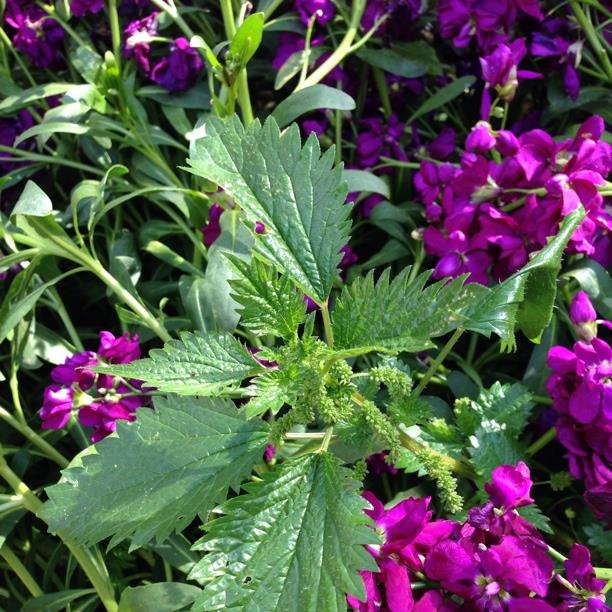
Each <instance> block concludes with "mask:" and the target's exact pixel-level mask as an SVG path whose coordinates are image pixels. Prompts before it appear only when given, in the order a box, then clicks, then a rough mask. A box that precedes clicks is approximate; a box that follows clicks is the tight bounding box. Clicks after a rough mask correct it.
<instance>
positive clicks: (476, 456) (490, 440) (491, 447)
mask: <svg viewBox="0 0 612 612" xmlns="http://www.w3.org/2000/svg"><path fill="white" fill-rule="evenodd" d="M492 425H495V423H494V422H493V423H488V424H487V425H486V426H485V427H478V428H477V429H476V431H475V433H474V436H472V437H471V438H470V439H471V441H472V444H473V446H471V447H470V448H469V449H468V452H469V454H470V459H471V462H472V464H473V465H474V468H475V470H476V473H477V474H478V475H479V477H480V484H481V485H482V484H484V482H486V481H487V480H490V479H491V472H492V471H493V470H494V469H495V468H496V467H497V466H498V465H514V464H515V463H516V462H517V461H519V460H520V459H521V458H522V453H521V450H520V449H519V446H518V442H517V440H516V438H515V437H510V436H509V434H508V432H507V431H505V430H504V429H503V428H501V427H499V429H493V428H492Z"/></svg>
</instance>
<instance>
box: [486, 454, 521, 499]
mask: <svg viewBox="0 0 612 612" xmlns="http://www.w3.org/2000/svg"><path fill="white" fill-rule="evenodd" d="M530 476H531V474H530V472H529V468H528V467H527V465H526V464H525V463H523V462H522V461H519V462H518V463H517V464H516V466H514V465H500V466H498V467H496V468H495V469H494V470H493V472H492V474H491V482H487V483H486V484H485V491H486V492H487V493H488V494H489V496H490V498H491V501H492V502H493V503H494V504H495V507H496V508H504V509H506V510H509V509H511V508H518V507H519V506H527V505H529V504H532V503H533V499H532V498H531V497H529V492H530V491H531V486H532V485H533V481H532V480H531V477H530Z"/></svg>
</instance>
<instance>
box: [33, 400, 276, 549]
mask: <svg viewBox="0 0 612 612" xmlns="http://www.w3.org/2000/svg"><path fill="white" fill-rule="evenodd" d="M117 434H118V435H117V436H114V435H113V436H110V437H108V438H106V439H104V440H103V441H101V442H99V443H98V444H96V446H95V447H91V448H90V449H88V450H87V451H85V452H84V453H82V454H81V455H77V458H78V460H77V462H76V464H75V462H74V461H73V464H71V466H69V467H68V468H67V469H66V470H63V472H62V475H63V476H62V479H61V480H60V482H59V483H58V484H56V485H54V486H52V487H49V488H48V489H47V494H48V496H49V501H48V502H47V503H45V505H44V506H43V509H42V511H41V512H40V516H41V517H43V520H45V521H46V522H47V523H48V525H49V531H51V532H53V533H57V532H59V531H62V532H64V533H67V534H69V535H70V536H72V537H73V538H74V539H75V540H77V541H78V542H80V543H82V544H85V545H88V544H94V543H95V542H99V541H100V540H103V539H105V538H108V537H112V539H111V541H110V546H114V545H116V544H118V543H119V542H121V541H122V540H124V539H126V538H130V537H131V538H132V539H131V544H130V547H131V548H138V547H139V546H143V545H144V544H146V543H147V542H148V541H149V540H151V539H153V538H156V539H157V540H158V541H159V540H162V539H163V538H165V537H166V536H168V535H170V533H172V532H173V531H181V530H182V529H184V528H185V527H187V526H188V525H189V523H190V522H191V521H192V520H193V519H194V517H195V516H196V515H200V516H201V517H205V516H206V513H207V512H208V511H210V510H211V509H212V508H213V507H214V506H215V505H216V504H217V503H219V502H220V501H221V500H223V499H225V497H226V495H227V491H228V489H229V488H230V487H231V488H233V489H234V490H237V489H238V487H239V486H240V482H241V480H242V479H244V478H246V477H248V475H249V474H250V471H251V467H252V466H253V464H254V463H255V462H256V461H257V460H258V459H260V458H261V455H262V453H263V452H264V449H265V446H266V443H267V440H268V435H267V433H266V430H265V426H264V424H263V423H262V422H261V421H246V420H245V419H244V417H243V416H242V415H241V414H240V413H239V412H238V411H237V410H236V408H235V407H234V405H233V404H232V403H231V402H229V401H223V400H220V399H202V398H198V399H195V398H181V397H178V396H170V397H169V398H167V399H162V398H158V399H157V401H156V402H155V409H154V410H149V409H144V408H143V409H141V410H139V411H138V413H137V420H136V421H135V422H134V423H126V422H125V421H119V422H118V424H117Z"/></svg>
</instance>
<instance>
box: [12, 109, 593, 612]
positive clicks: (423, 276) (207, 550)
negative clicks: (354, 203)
mask: <svg viewBox="0 0 612 612" xmlns="http://www.w3.org/2000/svg"><path fill="white" fill-rule="evenodd" d="M198 133H199V134H200V136H201V137H200V138H198V139H197V140H195V141H193V142H192V146H191V151H190V157H189V159H188V168H189V170H190V171H191V172H193V173H194V174H196V175H198V176H200V177H202V178H204V179H206V180H208V181H211V182H212V183H214V184H215V185H218V186H219V187H221V188H222V189H223V190H224V192H225V194H226V196H227V197H229V198H231V199H232V200H233V202H234V203H235V206H236V209H235V211H239V213H236V215H235V219H234V221H235V222H236V223H239V224H241V226H242V228H243V230H244V231H245V232H246V233H247V234H248V236H249V241H250V243H251V246H252V250H251V254H250V255H240V256H238V255H236V254H233V255H232V254H228V255H227V257H228V259H229V260H230V261H231V266H232V280H231V288H232V298H233V300H234V301H235V306H236V309H237V310H238V312H239V314H240V327H239V329H240V331H237V332H236V333H235V334H233V333H230V332H228V331H220V332H213V331H207V332H204V331H201V332H195V333H192V332H183V333H181V334H180V339H174V340H169V341H168V342H166V344H165V345H164V347H163V348H161V349H154V350H152V351H151V353H150V355H149V357H148V358H146V359H141V360H138V361H135V362H132V363H130V364H124V365H111V364H109V365H100V366H98V367H97V368H94V369H95V370H96V371H97V372H99V373H104V374H112V375H114V376H116V377H121V378H123V379H124V380H126V381H127V380H133V379H138V380H142V381H144V386H145V387H144V388H145V390H146V389H148V390H151V394H152V395H153V396H154V402H153V403H154V408H153V409H152V410H150V409H147V408H144V409H141V410H139V411H138V415H137V420H136V421H135V422H133V423H127V422H120V423H118V427H117V432H116V434H114V435H112V436H110V437H108V438H106V439H104V440H102V441H101V442H100V443H98V444H96V445H95V446H92V447H89V448H88V449H86V450H85V451H83V452H82V453H80V454H79V455H77V456H76V458H75V459H74V460H73V461H72V462H71V464H70V465H69V466H68V468H67V469H65V470H64V471H63V476H62V478H61V480H60V482H59V483H58V484H56V485H54V486H52V487H50V488H48V489H47V493H48V496H49V500H48V501H47V502H46V503H45V505H44V506H43V508H42V510H41V511H40V512H39V516H40V517H42V518H43V519H44V520H45V521H46V522H47V523H48V526H49V530H50V531H51V532H53V533H62V534H63V536H64V537H68V538H70V541H75V542H77V543H79V544H82V545H93V544H94V543H97V542H100V541H102V540H105V539H107V538H110V544H109V545H110V546H111V547H113V546H116V545H117V544H119V543H120V542H122V541H124V540H129V545H130V548H131V549H136V548H139V547H142V546H144V545H146V544H147V543H148V542H150V541H151V540H153V539H156V540H158V541H161V540H164V538H166V537H168V536H169V535H170V534H172V532H175V531H179V532H180V531H181V530H183V529H184V528H186V527H187V526H188V525H189V524H190V523H191V522H192V521H193V520H194V519H195V518H196V517H199V518H200V520H201V521H202V522H203V531H204V536H203V537H202V538H201V539H200V540H199V541H198V542H197V543H196V544H195V550H196V551H201V553H202V558H201V561H200V562H199V563H197V564H196V565H195V566H194V567H193V569H192V570H191V572H190V574H189V579H191V580H195V581H198V582H199V583H200V584H202V585H203V589H202V591H201V594H200V595H199V596H198V598H197V599H196V602H195V606H194V607H195V609H198V610H225V609H236V608H240V609H250V610H290V609H300V610H313V611H314V610H326V611H332V610H344V609H346V595H347V594H351V595H354V596H356V597H358V598H361V599H363V598H364V596H365V593H364V587H363V584H362V580H361V576H360V574H359V572H358V570H360V569H361V570H371V571H376V563H375V561H374V560H373V558H372V557H371V555H370V554H369V553H368V552H367V551H366V548H365V547H364V545H368V544H370V545H375V544H376V543H378V542H379V535H378V533H377V531H376V530H374V529H372V528H371V527H372V526H373V523H372V522H371V521H370V519H368V518H367V516H366V515H365V514H364V512H363V510H364V508H366V507H367V502H366V501H365V499H363V498H362V497H361V496H360V480H361V479H362V477H363V475H364V472H365V462H364V460H365V457H367V456H368V455H370V454H371V453H373V452H378V451H381V450H388V451H389V453H390V454H389V458H390V460H391V461H394V462H396V463H397V464H398V465H400V466H401V467H403V468H404V469H406V470H408V471H419V470H420V471H421V473H422V474H423V475H425V474H427V475H429V477H430V478H432V479H433V480H435V482H436V484H437V488H438V492H439V498H440V501H441V504H442V505H443V506H444V507H446V509H447V510H448V511H450V512H455V513H457V512H459V511H460V510H461V505H462V499H463V498H464V497H465V491H469V490H470V489H469V487H471V491H472V493H474V494H477V492H478V489H479V488H481V487H482V485H483V483H484V481H485V480H486V479H488V478H489V477H490V473H491V469H492V467H494V466H497V465H499V464H500V463H502V462H504V461H507V462H509V461H514V460H516V459H518V457H516V456H515V455H514V456H508V453H507V452H506V451H508V449H511V450H512V449H514V448H515V445H514V446H513V445H511V444H510V443H509V439H510V438H514V439H515V440H516V437H517V436H518V434H519V433H520V431H521V430H522V428H523V426H524V424H525V422H526V420H527V415H528V413H529V409H530V407H531V404H530V401H529V395H528V393H527V392H526V390H525V389H524V388H522V387H521V386H520V385H514V386H509V385H500V384H496V385H494V387H493V388H491V389H490V390H489V391H483V392H482V393H481V395H480V397H479V398H478V399H477V400H466V401H467V403H466V401H463V400H459V401H458V402H457V404H456V406H455V414H454V418H455V422H454V423H453V422H450V421H449V420H444V419H442V418H440V416H439V415H437V414H436V405H435V403H432V402H431V401H429V399H428V398H427V397H424V396H423V395H422V392H423V390H424V389H425V387H426V385H427V384H428V383H429V381H430V380H431V378H432V376H434V374H435V372H436V369H437V368H438V367H439V366H440V364H441V363H442V361H443V360H444V359H445V357H446V356H447V355H448V353H449V352H450V350H451V348H452V347H453V345H454V344H455V343H456V342H457V340H458V339H459V337H460V336H461V334H462V333H463V332H465V331H471V332H475V333H478V334H482V335H484V336H487V337H489V336H490V335H491V334H495V335H497V336H499V337H500V338H501V340H502V344H503V346H504V347H506V348H507V349H512V348H513V346H514V335H515V332H516V331H517V330H518V329H520V330H522V331H523V332H524V333H525V334H526V335H527V337H529V338H531V339H537V338H538V337H539V335H540V333H541V332H542V330H543V329H544V327H545V326H546V325H547V324H548V323H549V321H550V318H551V315H552V308H553V302H554V299H555V292H556V285H555V283H556V276H557V273H558V271H559V268H560V260H561V256H562V253H563V250H564V247H565V245H566V243H567V241H568V240H569V238H570V236H571V235H572V233H573V232H574V230H575V229H576V227H577V226H578V225H579V224H580V222H581V219H582V218H583V210H582V209H580V210H576V211H574V212H572V213H571V214H570V215H568V217H567V218H566V219H565V222H564V223H563V225H562V227H561V229H560V231H559V233H558V235H557V236H556V237H554V238H553V239H551V240H550V241H549V243H548V245H547V246H546V247H545V248H544V249H542V250H541V251H539V252H538V253H537V254H535V256H534V257H533V258H532V259H531V260H530V262H529V263H528V264H527V265H526V266H525V267H524V268H523V269H522V270H520V271H519V272H518V273H516V274H514V275H513V276H511V277H510V278H508V279H507V280H506V281H504V282H503V283H500V284H498V285H496V286H494V287H493V288H487V287H484V286H482V285H479V284H465V283H464V280H465V279H464V278H463V277H461V278H457V279H455V280H452V281H448V280H442V281H439V282H435V283H429V279H430V273H429V272H424V273H420V274H419V273H418V272H417V270H416V269H411V268H406V269H405V270H403V271H402V272H401V273H400V274H399V275H397V276H396V277H395V278H393V279H392V278H391V274H390V271H389V270H384V271H383V272H382V273H381V274H379V275H377V276H378V278H377V279H376V277H375V275H374V274H373V273H370V274H368V275H367V276H366V277H365V278H357V279H356V280H354V281H353V282H352V283H349V284H347V285H345V286H343V287H342V289H341V290H340V291H339V292H334V286H335V285H336V283H337V281H338V279H339V269H338V264H339V262H340V259H341V253H340V251H341V248H342V246H343V245H345V244H346V243H347V242H348V240H349V236H350V232H351V223H350V220H349V213H350V210H351V207H350V205H349V204H346V203H345V200H346V195H347V186H346V183H345V181H344V180H343V170H342V165H341V164H338V165H336V164H335V163H334V155H335V153H334V150H333V149H330V150H328V151H326V152H324V153H323V154H321V150H320V146H319V143H318V141H317V139H316V138H315V137H314V135H311V136H310V137H309V138H308V140H307V141H306V143H305V144H304V145H302V141H301V138H300V134H299V130H298V127H297V126H296V125H292V126H290V127H289V128H288V129H286V130H285V131H282V132H281V130H280V129H279V127H278V125H277V123H276V121H275V120H274V119H273V118H269V119H267V121H266V122H265V124H264V125H263V126H262V125H261V124H260V123H259V122H257V121H255V122H253V123H251V124H250V125H249V126H248V127H247V128H245V127H243V125H242V123H241V121H240V120H239V119H238V118H237V117H236V116H231V117H229V118H227V119H216V118H209V119H208V120H207V121H206V123H205V125H204V126H203V127H201V128H200V129H199V132H198ZM29 212H31V211H29ZM17 213H21V214H17V216H16V223H17V225H18V226H19V227H21V232H22V233H23V234H22V235H23V236H26V237H27V236H30V237H32V236H34V235H35V234H36V232H38V233H39V234H42V241H43V243H45V244H46V242H45V241H50V242H51V243H53V244H55V245H56V248H59V247H57V245H58V244H59V242H61V236H60V238H58V237H57V236H55V238H53V236H51V237H50V234H49V232H51V230H50V229H49V227H51V225H50V223H51V222H50V220H49V223H46V222H43V221H42V220H41V219H45V217H42V218H41V217H31V216H29V215H28V214H25V213H28V210H26V209H24V208H23V207H22V208H21V209H18V210H17ZM45 228H46V229H45ZM247 230H248V231H247ZM45 232H46V234H45ZM58 241H59V242H58ZM305 296H308V297H309V298H310V299H311V301H312V302H314V303H315V304H316V308H313V309H311V310H312V311H311V312H307V310H308V308H307V302H306V300H305ZM449 334H450V339H448V341H447V342H446V343H445V344H444V345H443V347H442V348H441V349H440V350H439V351H438V352H437V356H436V357H435V359H432V360H431V361H430V363H429V369H428V370H427V371H426V373H425V374H424V375H422V376H421V378H420V380H419V382H418V384H413V383H414V381H413V379H415V376H414V375H413V373H412V372H411V371H410V369H409V368H408V366H407V365H406V361H405V360H404V359H402V358H401V356H402V354H403V355H405V354H407V353H418V352H420V351H425V350H427V349H433V348H435V347H436V342H437V341H438V339H439V338H442V337H444V336H447V335H449ZM152 389H154V390H152ZM475 433H476V434H477V435H474V434H475ZM475 440H477V441H476V442H475ZM270 445H272V446H270ZM512 452H515V451H512ZM512 452H510V455H512ZM274 453H275V458H274V459H273V460H270V457H271V456H272V455H273V454H274ZM264 454H265V455H266V456H267V458H268V460H267V461H266V460H265V459H264ZM457 478H459V479H461V480H460V483H463V481H464V480H465V484H464V485H463V484H462V486H464V490H463V494H462V495H461V496H460V495H459V494H458V492H457V486H458V481H457ZM468 482H471V483H472V484H467V483H468ZM466 487H467V488H466Z"/></svg>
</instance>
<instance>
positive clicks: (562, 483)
mask: <svg viewBox="0 0 612 612" xmlns="http://www.w3.org/2000/svg"><path fill="white" fill-rule="evenodd" d="M571 486H572V475H571V474H570V473H569V472H555V473H554V474H551V475H550V488H551V489H552V490H553V491H565V489H569V487H571Z"/></svg>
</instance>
